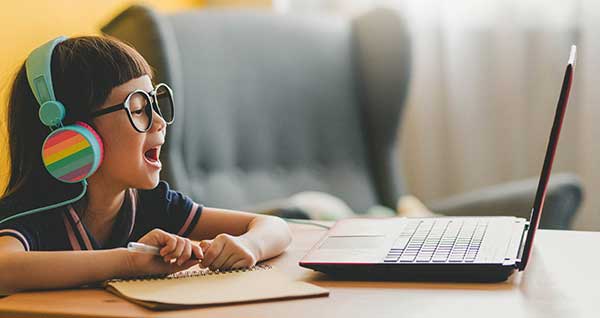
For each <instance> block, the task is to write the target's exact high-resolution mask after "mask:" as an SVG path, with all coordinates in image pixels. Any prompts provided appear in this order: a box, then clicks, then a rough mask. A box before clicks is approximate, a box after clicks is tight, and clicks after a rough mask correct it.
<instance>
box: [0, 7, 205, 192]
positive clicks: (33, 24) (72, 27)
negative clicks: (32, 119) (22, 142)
mask: <svg viewBox="0 0 600 318" xmlns="http://www.w3.org/2000/svg"><path fill="white" fill-rule="evenodd" d="M133 3H144V4H148V5H150V6H153V7H155V8H157V9H158V10H160V11H176V10H180V9H185V8H190V7H197V6H201V5H203V3H204V0H145V1H133V0H46V1H42V0H8V1H5V0H4V1H2V9H1V10H0V21H1V22H2V23H1V24H0V43H1V44H0V194H1V193H2V191H3V190H4V187H5V185H6V182H7V181H8V155H7V152H8V148H7V141H6V103H7V98H8V94H7V93H8V89H9V80H10V78H11V77H12V76H13V75H14V73H15V72H16V71H17V68H18V67H19V65H20V64H21V63H23V61H24V60H25V58H26V57H27V55H28V54H29V52H30V51H31V50H33V49H34V48H35V47H37V46H38V45H40V44H42V43H44V42H45V41H47V40H49V39H51V38H53V37H56V36H58V35H61V34H64V35H67V36H75V35H82V34H97V33H98V32H99V28H100V26H102V25H103V24H104V23H106V22H108V21H109V20H110V19H111V17H113V16H114V15H116V14H117V13H119V12H120V11H122V10H124V9H125V8H127V7H128V6H129V5H131V4H133Z"/></svg>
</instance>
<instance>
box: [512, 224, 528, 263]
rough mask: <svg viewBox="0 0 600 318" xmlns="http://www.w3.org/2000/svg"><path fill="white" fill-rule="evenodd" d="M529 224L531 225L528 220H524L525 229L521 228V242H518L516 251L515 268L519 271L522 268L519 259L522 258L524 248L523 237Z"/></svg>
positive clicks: (525, 235)
mask: <svg viewBox="0 0 600 318" xmlns="http://www.w3.org/2000/svg"><path fill="white" fill-rule="evenodd" d="M530 226H531V223H529V221H527V222H525V229H524V230H523V233H522V234H521V243H520V244H519V251H518V252H517V259H515V268H517V269H518V270H519V271H522V270H523V266H522V265H521V259H523V249H524V248H525V240H524V238H526V237H527V232H528V231H529V227H530Z"/></svg>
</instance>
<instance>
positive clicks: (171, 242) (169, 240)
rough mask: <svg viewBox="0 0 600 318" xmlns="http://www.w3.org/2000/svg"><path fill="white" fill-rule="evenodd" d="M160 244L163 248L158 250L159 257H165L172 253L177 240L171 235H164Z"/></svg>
mask: <svg viewBox="0 0 600 318" xmlns="http://www.w3.org/2000/svg"><path fill="white" fill-rule="evenodd" d="M161 241H162V243H163V244H164V246H163V248H161V249H160V256H163V257H164V256H165V255H167V254H169V253H172V252H173V250H175V248H176V247H177V239H176V238H175V237H174V236H173V235H169V234H166V233H165V234H164V236H163V237H162V238H161Z"/></svg>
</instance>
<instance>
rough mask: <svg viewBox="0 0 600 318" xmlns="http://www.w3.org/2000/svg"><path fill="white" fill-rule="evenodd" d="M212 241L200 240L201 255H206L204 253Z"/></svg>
mask: <svg viewBox="0 0 600 318" xmlns="http://www.w3.org/2000/svg"><path fill="white" fill-rule="evenodd" d="M211 243H212V240H202V241H200V248H201V249H202V253H204V254H206V251H207V250H208V248H209V247H210V245H211Z"/></svg>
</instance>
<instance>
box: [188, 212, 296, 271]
mask: <svg viewBox="0 0 600 318" xmlns="http://www.w3.org/2000/svg"><path fill="white" fill-rule="evenodd" d="M232 236H234V237H232ZM190 238H191V239H192V240H198V241H200V240H208V242H209V243H208V244H204V245H203V250H204V252H205V259H204V260H203V261H202V263H201V265H204V266H205V267H209V266H210V267H212V268H224V269H227V268H235V267H245V266H253V265H254V263H256V262H257V261H261V260H264V259H268V258H271V257H274V256H277V255H279V254H281V252H283V251H284V250H285V248H286V247H287V246H288V245H289V244H290V242H291V240H292V236H291V232H290V229H289V227H288V225H287V223H286V222H285V221H283V220H282V219H280V218H278V217H274V216H268V215H260V214H254V213H247V212H240V211H233V210H225V209H216V208H208V207H205V208H203V210H202V214H201V216H200V219H199V220H198V223H197V224H196V226H195V227H194V229H193V230H192V232H191V234H190ZM209 245H212V247H210V246H209ZM240 245H241V246H240ZM211 249H212V251H211ZM244 250H246V251H247V250H249V251H250V252H251V254H252V255H243V254H247V253H245V252H244ZM240 259H246V261H245V262H244V261H242V260H240ZM236 260H237V261H240V263H238V265H241V266H234V265H236V263H237V262H236ZM211 265H212V266H211Z"/></svg>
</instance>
